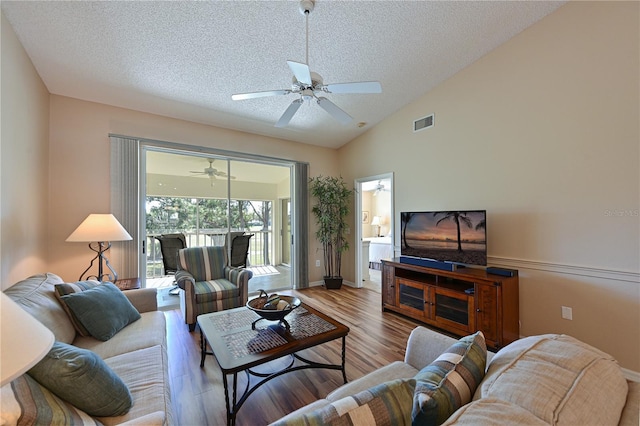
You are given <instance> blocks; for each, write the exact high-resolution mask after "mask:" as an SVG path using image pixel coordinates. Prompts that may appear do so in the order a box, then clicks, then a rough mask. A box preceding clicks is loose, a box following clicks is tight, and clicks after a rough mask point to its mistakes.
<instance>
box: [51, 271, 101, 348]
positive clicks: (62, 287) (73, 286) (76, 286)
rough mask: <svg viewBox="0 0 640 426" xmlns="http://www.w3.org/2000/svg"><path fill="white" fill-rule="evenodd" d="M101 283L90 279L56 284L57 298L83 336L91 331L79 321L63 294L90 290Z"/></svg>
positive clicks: (55, 292)
mask: <svg viewBox="0 0 640 426" xmlns="http://www.w3.org/2000/svg"><path fill="white" fill-rule="evenodd" d="M99 285H100V282H99V281H95V280H88V281H77V282H75V283H63V284H56V285H55V286H54V294H55V296H56V299H58V302H60V306H62V309H64V311H65V312H66V313H67V315H68V316H69V319H70V320H71V323H73V326H74V327H75V328H76V331H77V332H78V334H79V335H81V336H89V335H90V333H89V332H88V331H87V329H86V328H85V327H84V326H83V325H82V323H81V322H80V321H78V319H77V318H76V316H75V314H74V313H73V311H71V309H69V306H68V305H67V304H66V303H65V302H64V300H62V296H65V295H67V294H74V293H80V292H83V291H85V290H89V289H91V288H94V287H97V286H99Z"/></svg>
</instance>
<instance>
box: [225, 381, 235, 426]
mask: <svg viewBox="0 0 640 426" xmlns="http://www.w3.org/2000/svg"><path fill="white" fill-rule="evenodd" d="M222 382H223V383H224V401H225V403H226V405H227V426H231V425H232V424H233V422H232V419H231V406H230V404H229V382H228V379H227V375H226V374H225V373H224V372H223V373H222ZM234 387H235V380H234ZM233 405H235V401H234V404H233ZM233 420H234V421H235V418H234V419H233Z"/></svg>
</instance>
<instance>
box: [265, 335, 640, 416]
mask: <svg viewBox="0 0 640 426" xmlns="http://www.w3.org/2000/svg"><path fill="white" fill-rule="evenodd" d="M456 341H457V340H456V339H452V338H450V337H447V336H445V335H443V334H440V333H437V332H435V331H432V330H430V329H427V328H425V327H417V328H416V329H414V330H413V331H412V333H411V335H410V336H409V340H408V342H407V348H406V353H405V359H404V362H401V361H396V362H394V363H392V364H389V365H387V366H385V367H383V368H380V369H378V370H376V371H374V372H372V373H370V374H368V375H365V376H364V377H361V378H359V379H357V380H354V381H352V382H350V383H347V384H345V385H343V386H341V387H340V388H338V389H336V390H335V391H333V392H331V393H330V394H329V395H328V396H327V397H326V398H325V399H321V400H318V401H315V402H313V403H311V404H309V405H307V406H305V407H302V408H301V409H299V410H297V411H294V412H293V413H291V414H289V415H287V416H285V417H283V418H282V419H280V420H278V422H276V423H277V424H278V425H297V424H304V422H305V417H307V419H306V420H307V421H308V419H315V420H316V423H314V422H313V421H310V422H308V423H310V424H317V423H320V424H322V423H324V422H323V421H322V420H320V421H318V419H319V418H327V417H328V418H329V419H330V420H334V419H333V418H331V411H330V410H333V413H334V414H333V416H334V417H335V416H336V415H339V416H344V415H349V413H348V411H350V410H353V409H354V407H356V406H357V405H358V404H359V403H361V400H364V401H365V402H366V399H367V395H366V391H367V390H371V389H375V387H376V386H377V385H380V384H382V383H392V381H394V380H396V379H411V378H414V376H416V374H417V373H418V372H419V371H420V370H422V369H423V367H425V366H427V365H429V364H430V363H432V362H433V361H434V360H435V359H436V358H438V357H439V356H440V354H441V353H442V352H445V351H446V350H447V349H448V348H449V347H450V346H451V345H452V344H454V343H456ZM378 387H379V386H378ZM363 391H365V392H363ZM354 395H356V397H355V398H350V397H353V396H354ZM374 396H375V395H374ZM395 397H396V396H394V398H395ZM411 398H413V392H411V395H410V396H409V399H410V401H409V402H408V405H406V404H407V402H405V403H403V404H404V405H398V407H404V409H405V410H408V411H409V412H411V409H412V407H413V405H412V404H413V401H411ZM350 399H355V400H356V402H354V401H350ZM367 403H368V402H367ZM349 404H351V406H349ZM387 405H388V401H387ZM330 406H332V407H330ZM345 407H346V408H345ZM341 410H342V411H341ZM336 411H337V412H338V413H337V414H335V412H336ZM383 411H384V410H383ZM639 411H640V383H639V382H632V381H628V380H626V379H625V378H624V377H623V374H622V371H621V369H620V367H619V366H618V365H617V363H616V362H615V360H613V359H612V358H611V357H610V356H609V355H607V354H605V353H603V352H601V351H599V350H597V349H595V348H593V347H591V346H588V345H586V344H584V343H582V342H580V341H578V340H576V339H573V338H571V337H569V336H565V335H542V336H532V337H528V338H524V339H520V340H518V341H516V342H514V343H512V344H511V345H508V346H506V347H505V348H503V349H502V350H500V351H499V352H498V353H496V354H492V353H491V352H489V353H487V368H486V373H485V375H484V378H483V379H482V381H481V382H480V384H479V386H478V387H477V389H476V390H475V394H474V395H473V398H472V401H471V402H470V403H467V404H465V405H463V406H462V407H461V408H459V409H457V411H455V412H454V413H453V414H452V415H451V416H450V417H449V418H448V420H447V421H446V422H445V424H447V425H462V424H468V425H478V424H484V425H486V424H496V425H506V424H527V425H532V424H536V425H537V424H540V425H544V424H558V425H562V424H564V425H577V424H580V425H590V424H593V425H605V424H620V425H633V426H637V425H638V424H639V421H640V419H639V416H640V414H639ZM344 412H346V414H343V413H344ZM318 413H320V415H318ZM383 414H386V413H383ZM367 415H373V417H370V418H369V419H370V420H369V421H368V422H366V423H370V424H374V423H377V422H378V420H379V418H378V417H376V416H380V410H378V412H377V414H376V410H375V409H372V410H367V412H366V413H362V412H361V413H358V414H356V415H355V416H354V417H352V419H353V418H356V419H357V418H358V416H360V417H359V418H360V419H363V418H364V419H366V418H367ZM373 418H375V422H374V421H373V420H372V419H373ZM404 420H405V422H403V421H399V420H398V419H395V420H394V421H393V422H392V423H393V424H394V425H396V424H398V425H399V424H403V423H406V420H407V417H406V416H405V418H404ZM408 421H409V423H410V422H411V415H410V414H409V416H408ZM356 423H357V422H356ZM380 423H382V424H384V423H385V422H384V421H381V422H380Z"/></svg>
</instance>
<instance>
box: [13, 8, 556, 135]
mask: <svg viewBox="0 0 640 426" xmlns="http://www.w3.org/2000/svg"><path fill="white" fill-rule="evenodd" d="M563 3H564V2H563V1H560V2H547V1H495V2H494V1H329V0H317V1H316V3H315V9H314V11H313V12H312V13H311V15H310V17H309V65H310V67H311V69H312V71H315V72H317V73H319V74H321V75H322V77H323V78H324V82H325V83H341V82H351V81H363V80H364V81H367V80H377V81H380V82H381V84H382V90H383V93H382V94H368V95H364V94H357V95H352V94H350V95H347V94H330V95H326V96H327V98H329V99H330V100H331V101H333V102H334V103H335V104H337V105H338V106H339V107H340V108H342V109H343V110H345V111H346V112H347V113H349V114H350V115H351V116H353V117H354V121H353V122H352V123H351V124H349V125H341V124H339V123H338V122H336V121H335V120H334V119H333V118H332V117H331V116H329V115H328V114H327V113H326V112H325V111H324V110H322V109H321V108H320V107H319V106H318V105H315V104H309V105H307V104H305V105H303V107H302V108H300V110H299V111H298V113H297V114H296V116H295V117H294V118H293V120H292V121H291V123H290V125H289V127H287V128H284V129H278V128H275V127H274V126H273V125H274V123H275V122H276V121H277V120H278V118H279V117H280V115H281V114H282V113H283V112H284V110H285V109H286V108H287V106H288V105H289V104H290V103H291V101H292V100H293V99H295V95H287V96H278V97H271V98H261V99H252V100H244V101H233V100H231V95H232V94H233V93H241V92H252V91H261V90H272V89H287V88H290V86H291V72H290V70H289V67H288V66H287V63H286V61H287V60H293V61H298V62H304V61H305V18H304V16H303V15H302V14H301V13H300V11H299V9H298V2H297V1H208V2H192V1H188V2H187V1H172V2H166V1H163V2H156V1H145V2H142V1H128V2H120V1H118V2H115V1H99V2H89V1H78V2H59V1H46V2H36V1H19V2H14V1H2V2H1V7H2V10H3V12H4V14H5V16H6V17H7V19H8V20H9V22H10V23H11V24H12V26H13V28H14V29H15V31H16V33H17V35H18V38H19V39H20V41H21V43H22V44H23V46H24V48H25V49H26V51H27V53H28V54H29V56H30V57H31V60H32V61H33V64H34V66H35V67H36V69H37V71H38V73H39V74H40V76H41V77H42V79H43V81H44V83H45V84H46V86H47V88H48V89H49V91H50V92H51V93H53V94H59V95H64V96H69V97H74V98H79V99H85V100H90V101H94V102H100V103H104V104H108V105H115V106H120V107H125V108H131V109H135V110H140V111H145V112H150V113H156V114H161V115H165V116H169V117H175V118H180V119H185V120H189V121H194V122H198V123H204V124H211V125H215V126H220V127H225V128H231V129H237V130H243V131H247V132H251V133H257V134H262V135H268V136H274V137H278V138H283V139H289V140H294V141H299V142H303V143H309V144H315V145H321V146H327V147H339V146H341V145H343V144H345V143H347V142H348V141H350V140H351V139H353V138H354V137H356V136H358V135H359V134H361V133H362V132H364V131H366V130H367V129H368V128H370V127H371V126H373V125H375V124H376V123H378V122H380V121H381V120H383V119H384V118H385V117H387V116H389V115H390V114H392V113H394V112H395V111H397V110H398V109H400V108H402V107H403V106H404V105H406V104H408V103H410V102H412V101H413V100H415V99H417V98H418V97H420V96H422V95H423V94H424V93H426V92H428V91H429V90H430V89H432V88H433V87H435V86H436V85H438V84H439V83H441V82H442V81H444V80H445V79H447V78H449V77H451V76H452V75H453V74H455V73H456V72H458V71H460V70H461V69H463V68H464V67H466V66H467V65H469V64H471V63H472V62H474V61H476V60H477V59H479V58H480V57H482V56H483V55H485V54H486V53H488V52H490V51H491V50H492V49H494V48H496V47H497V46H499V45H500V44H502V43H504V42H506V41H507V40H509V39H510V38H512V37H513V36H515V35H516V34H518V33H519V32H521V31H522V30H524V29H525V28H526V27H528V26H530V25H532V24H533V23H535V22H536V21H538V20H540V19H541V18H543V17H544V16H545V15H547V14H549V13H551V12H553V11H554V10H555V9H557V8H558V7H559V6H561V5H562V4H563ZM416 118H418V117H416ZM360 122H364V123H367V124H366V125H364V126H363V127H358V123H360Z"/></svg>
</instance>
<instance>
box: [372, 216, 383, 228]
mask: <svg viewBox="0 0 640 426" xmlns="http://www.w3.org/2000/svg"><path fill="white" fill-rule="evenodd" d="M371 225H373V226H380V225H381V222H380V216H374V217H373V219H372V220H371Z"/></svg>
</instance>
